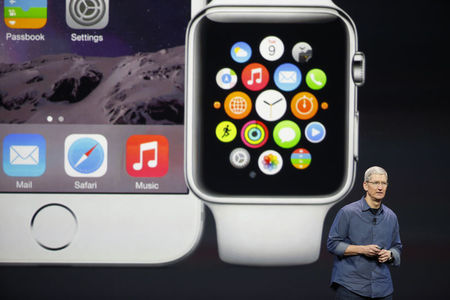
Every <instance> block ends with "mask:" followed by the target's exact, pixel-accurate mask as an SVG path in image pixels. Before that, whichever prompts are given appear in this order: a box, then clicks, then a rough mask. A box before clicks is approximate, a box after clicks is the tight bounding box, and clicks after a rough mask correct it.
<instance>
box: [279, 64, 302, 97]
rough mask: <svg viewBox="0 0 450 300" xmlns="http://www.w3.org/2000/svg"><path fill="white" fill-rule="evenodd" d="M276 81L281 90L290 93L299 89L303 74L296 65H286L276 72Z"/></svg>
mask: <svg viewBox="0 0 450 300" xmlns="http://www.w3.org/2000/svg"><path fill="white" fill-rule="evenodd" d="M274 80H275V84H276V85H277V87H278V88H279V89H280V90H282V91H285V92H290V91H293V90H295V89H296V88H298V87H299V85H300V83H301V82H302V73H301V72H300V69H299V68H298V67H297V66H296V65H293V64H290V63H285V64H282V65H280V66H279V67H278V68H277V69H276V70H275V73H274Z"/></svg>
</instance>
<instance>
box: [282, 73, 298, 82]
mask: <svg viewBox="0 0 450 300" xmlns="http://www.w3.org/2000/svg"><path fill="white" fill-rule="evenodd" d="M278 81H279V82H280V83H296V82H297V73H296V72H295V71H280V72H279V73H278Z"/></svg>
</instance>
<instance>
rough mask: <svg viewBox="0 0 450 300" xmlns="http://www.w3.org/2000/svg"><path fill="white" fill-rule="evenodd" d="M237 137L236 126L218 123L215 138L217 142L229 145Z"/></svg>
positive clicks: (228, 122) (225, 122)
mask: <svg viewBox="0 0 450 300" xmlns="http://www.w3.org/2000/svg"><path fill="white" fill-rule="evenodd" d="M236 135H237V129H236V126H235V125H234V124H233V123H231V122H230V121H223V122H220V123H219V125H217V127H216V136H217V138H218V139H219V141H221V142H223V143H229V142H231V141H233V140H234V138H235V137H236Z"/></svg>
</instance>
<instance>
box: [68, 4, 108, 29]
mask: <svg viewBox="0 0 450 300" xmlns="http://www.w3.org/2000/svg"><path fill="white" fill-rule="evenodd" d="M108 22H109V0H66V23H67V26H69V27H70V28H72V29H103V28H105V27H106V26H107V25H108Z"/></svg>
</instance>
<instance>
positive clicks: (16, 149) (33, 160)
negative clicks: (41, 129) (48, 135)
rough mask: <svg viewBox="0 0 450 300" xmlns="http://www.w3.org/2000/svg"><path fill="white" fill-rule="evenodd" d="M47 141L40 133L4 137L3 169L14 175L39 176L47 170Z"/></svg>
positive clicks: (7, 173)
mask: <svg viewBox="0 0 450 300" xmlns="http://www.w3.org/2000/svg"><path fill="white" fill-rule="evenodd" d="M46 151H47V150H46V142H45V139H44V137H43V136H42V135H40V134H10V135H7V136H6V137H5V138H4V139H3V171H4V172H5V174H6V175H8V176H12V177H37V176H41V175H42V174H44V172H45V168H46Z"/></svg>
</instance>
